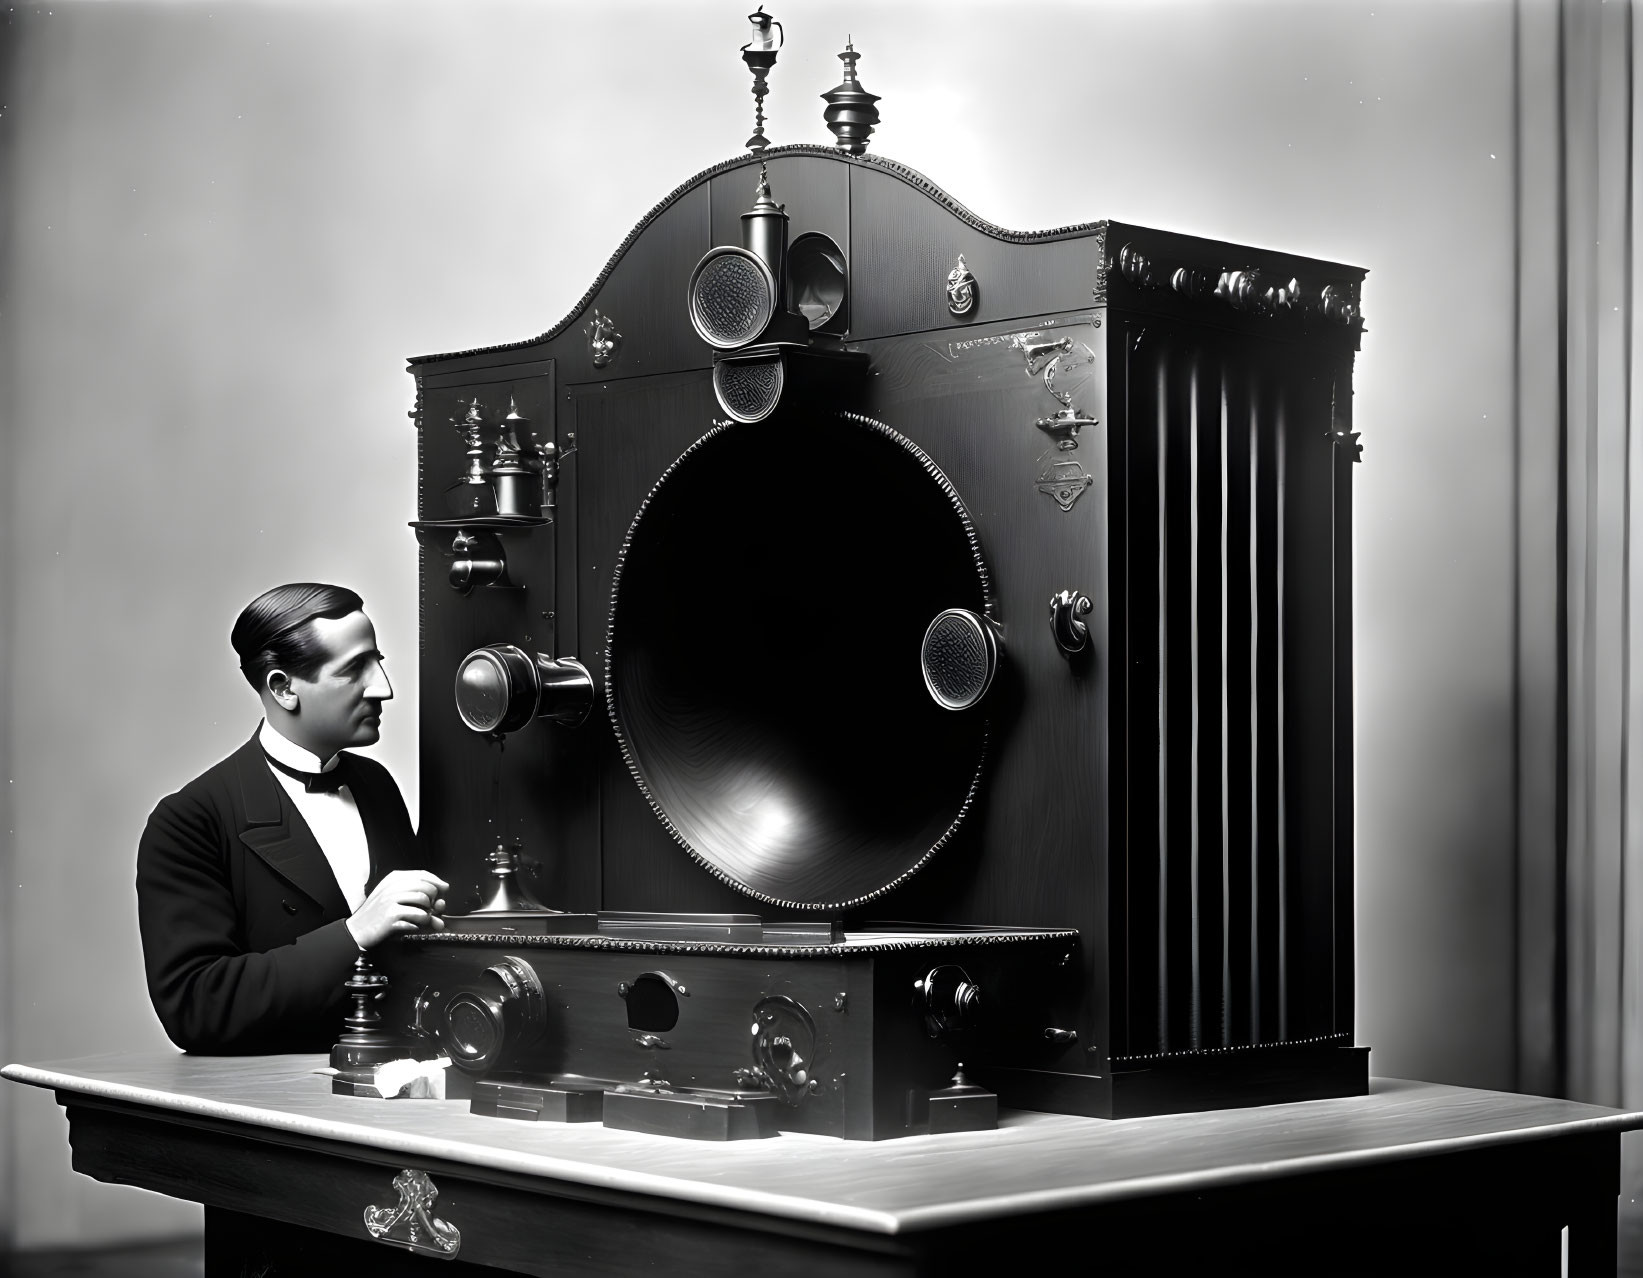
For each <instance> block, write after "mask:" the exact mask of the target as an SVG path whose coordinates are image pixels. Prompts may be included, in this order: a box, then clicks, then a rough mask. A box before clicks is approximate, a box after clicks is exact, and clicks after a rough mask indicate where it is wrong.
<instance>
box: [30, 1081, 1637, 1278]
mask: <svg viewBox="0 0 1643 1278" xmlns="http://www.w3.org/2000/svg"><path fill="white" fill-rule="evenodd" d="M322 1063H323V1060H322V1058H320V1057H263V1058H246V1059H230V1058H210V1057H183V1056H178V1055H175V1054H169V1053H167V1054H159V1053H156V1054H152V1055H138V1056H127V1057H103V1058H94V1059H88V1060H82V1061H76V1062H65V1063H61V1064H51V1065H42V1066H22V1065H11V1066H7V1067H6V1069H5V1071H4V1076H5V1077H7V1078H9V1079H12V1080H14V1081H16V1082H21V1083H29V1084H33V1085H35V1086H40V1087H46V1088H51V1089H54V1090H55V1091H56V1094H57V1098H58V1100H59V1102H60V1103H62V1104H63V1105H64V1106H65V1107H66V1109H67V1112H68V1119H69V1135H70V1144H71V1146H72V1151H73V1162H74V1167H75V1168H76V1170H78V1171H81V1172H83V1173H85V1174H86V1175H90V1176H93V1177H96V1178H97V1179H100V1180H105V1181H109V1182H116V1183H126V1184H134V1185H141V1186H144V1187H146V1188H149V1189H152V1190H156V1191H158V1192H160V1193H166V1194H171V1195H173V1196H175V1197H179V1198H185V1199H189V1200H192V1201H195V1202H202V1203H204V1204H205V1206H206V1238H207V1251H208V1268H207V1272H208V1274H209V1275H211V1278H244V1276H246V1275H252V1274H255V1275H258V1276H259V1278H275V1276H277V1275H302V1276H303V1278H328V1276H331V1275H337V1276H340V1275H348V1276H349V1278H358V1276H360V1275H369V1274H394V1275H401V1274H424V1273H426V1274H430V1275H432V1274H445V1275H454V1274H473V1275H476V1276H477V1275H480V1274H486V1273H497V1272H507V1273H520V1274H533V1275H543V1276H547V1275H554V1276H556V1278H560V1276H564V1278H568V1276H573V1275H589V1276H592V1275H606V1276H609V1275H626V1274H634V1275H637V1274H649V1273H661V1272H665V1273H669V1274H674V1275H679V1276H680V1278H689V1276H692V1275H702V1276H704V1278H705V1276H706V1275H718V1274H729V1273H761V1272H778V1271H779V1272H789V1273H802V1274H806V1275H817V1276H830V1275H845V1274H850V1275H861V1274H870V1275H892V1274H897V1275H915V1274H916V1275H931V1276H934V1275H957V1274H975V1273H985V1272H995V1271H998V1270H1001V1269H1005V1268H1007V1267H1011V1268H1019V1267H1020V1266H1022V1265H1027V1264H1033V1265H1042V1266H1043V1267H1044V1268H1045V1269H1047V1270H1049V1271H1052V1272H1055V1271H1059V1270H1062V1269H1072V1268H1076V1269H1077V1270H1078V1271H1082V1272H1099V1273H1104V1274H1113V1275H1127V1274H1136V1275H1141V1274H1157V1273H1171V1274H1181V1273H1206V1274H1207V1273H1216V1274H1262V1275H1286V1274H1293V1275H1302V1274H1306V1275H1316V1274H1355V1275H1356V1274H1363V1275H1367V1274H1387V1273H1398V1274H1411V1275H1420V1274H1456V1273H1480V1274H1481V1273H1488V1274H1544V1275H1555V1274H1557V1273H1559V1272H1560V1265H1561V1255H1562V1248H1563V1234H1562V1231H1563V1230H1564V1229H1567V1230H1568V1231H1569V1232H1568V1235H1567V1240H1568V1249H1569V1271H1568V1272H1569V1273H1571V1274H1573V1275H1577V1276H1593V1275H1604V1276H1607V1275H1612V1274H1613V1273H1614V1272H1615V1203H1616V1195H1617V1193H1618V1189H1619V1141H1620V1133H1621V1132H1622V1131H1623V1130H1628V1129H1632V1128H1635V1127H1637V1126H1639V1125H1643V1114H1626V1113H1621V1112H1619V1111H1615V1110H1607V1109H1601V1108H1598V1107H1595V1106H1588V1105H1579V1104H1575V1103H1573V1102H1568V1101H1559V1100H1551V1099H1547V1098H1542V1097H1530V1096H1516V1095H1508V1094H1504V1093H1497V1092H1480V1091H1471V1090H1467V1089H1462V1088H1453V1087H1442V1086H1438V1085H1435V1084H1425V1083H1406V1082H1399V1081H1396V1080H1384V1079H1383V1080H1376V1081H1375V1082H1374V1084H1373V1085H1372V1088H1371V1091H1370V1094H1369V1095H1367V1096H1355V1097H1343V1098H1337V1099H1332V1100H1322V1101H1314V1102H1309V1103H1305V1104H1293V1105H1280V1106H1268V1107H1261V1108H1247V1109H1239V1110H1227V1111H1221V1112H1218V1113H1213V1114H1194V1115H1172V1116H1161V1117H1154V1118H1145V1119H1130V1120H1118V1121H1107V1120H1096V1119H1085V1118H1077V1117H1069V1116H1060V1115H1046V1114H1025V1113H1016V1114H1006V1115H1005V1117H1004V1120H1003V1122H1002V1123H1001V1124H1000V1126H999V1127H998V1129H997V1130H994V1131H986V1132H966V1133H959V1134H953V1135H945V1136H913V1137H908V1138H905V1139H903V1140H897V1141H888V1142H880V1143H864V1142H855V1141H840V1140H836V1139H831V1138H827V1137H817V1136H810V1135H805V1134H785V1135H782V1136H780V1137H777V1138H775V1139H772V1140H766V1141H752V1142H747V1143H744V1144H739V1145H734V1146H722V1145H721V1146H713V1147H704V1146H702V1145H700V1144H697V1143H695V1142H689V1141H678V1140H671V1139H668V1138H666V1137H658V1136H646V1135H641V1134H638V1133H633V1132H618V1131H612V1130H608V1129H605V1128H602V1127H600V1126H599V1125H597V1124H572V1125H565V1124H535V1123H529V1124H527V1123H511V1122H507V1121H504V1120H499V1119H495V1118H483V1117H478V1116H475V1115H472V1114H470V1113H468V1112H467V1106H466V1105H465V1104H464V1103H462V1102H458V1101H410V1100H402V1101H381V1100H365V1099H360V1098H353V1097H341V1096H333V1095H331V1094H329V1092H327V1091H326V1090H325V1089H324V1088H323V1087H317V1086H315V1083H316V1082H317V1081H319V1080H317V1079H316V1078H315V1076H314V1073H313V1071H314V1070H315V1069H317V1068H318V1067H319V1066H320V1065H321V1064H322ZM402 1173H411V1174H417V1173H420V1174H423V1175H425V1176H426V1177H427V1178H428V1180H429V1182H430V1183H431V1184H432V1186H433V1187H434V1188H435V1189H436V1190H437V1195H438V1196H437V1198H436V1199H435V1200H434V1201H433V1202H432V1203H431V1205H430V1210H429V1214H430V1215H431V1217H433V1218H434V1219H436V1220H438V1221H439V1222H441V1226H442V1227H443V1228H445V1229H447V1230H448V1231H450V1235H451V1236H452V1237H454V1238H455V1239H456V1240H457V1245H456V1248H455V1253H454V1255H451V1256H449V1257H448V1258H439V1259H435V1258H432V1257H429V1256H424V1255H416V1254H412V1253H410V1252H408V1251H406V1250H405V1249H403V1248H401V1247H396V1246H393V1245H389V1244H384V1243H383V1242H380V1241H376V1240H374V1239H373V1238H372V1237H371V1236H370V1232H369V1230H368V1229H367V1228H366V1225H365V1219H364V1218H365V1215H366V1213H367V1211H368V1210H369V1209H372V1208H391V1207H393V1206H394V1205H395V1204H396V1203H397V1202H398V1201H399V1194H398V1193H397V1192H396V1190H395V1188H394V1181H395V1178H396V1177H397V1176H400V1175H401V1174H402ZM425 1236H426V1235H425Z"/></svg>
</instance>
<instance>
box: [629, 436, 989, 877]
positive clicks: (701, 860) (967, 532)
mask: <svg viewBox="0 0 1643 1278" xmlns="http://www.w3.org/2000/svg"><path fill="white" fill-rule="evenodd" d="M833 416H835V417H838V418H841V419H842V420H844V421H848V422H851V423H854V424H855V425H857V426H862V427H865V428H867V429H868V430H871V431H875V432H877V433H878V434H880V435H882V436H884V437H885V438H886V439H888V440H890V441H891V442H892V443H896V444H899V445H901V447H903V448H904V449H906V450H907V451H908V452H909V453H911V454H912V455H913V458H914V460H915V461H917V462H918V463H919V465H921V466H922V467H923V468H924V472H925V474H927V475H928V476H929V477H930V478H931V479H933V480H934V481H935V482H936V484H937V486H938V487H939V488H940V489H941V491H942V493H943V494H944V495H945V496H946V498H947V500H948V502H950V503H951V504H952V507H953V512H954V513H955V514H956V515H957V516H958V518H959V523H960V525H961V527H962V528H963V529H964V538H965V540H966V541H967V542H968V543H969V546H970V557H971V561H972V563H973V564H974V566H975V570H976V575H977V576H978V577H979V578H980V580H981V596H982V599H983V600H985V604H984V607H985V609H986V611H988V612H991V611H992V605H993V588H992V579H991V577H989V576H988V573H987V564H986V561H985V560H984V559H983V558H982V557H981V541H980V539H979V538H978V537H977V536H976V530H975V524H974V523H972V522H971V520H970V512H969V511H968V510H966V509H965V508H964V500H963V498H961V497H960V496H959V495H958V489H956V488H954V487H953V484H952V481H951V480H950V479H948V478H947V476H946V475H945V474H943V473H942V470H941V467H939V466H937V465H936V463H935V462H934V461H933V460H932V459H931V457H930V455H929V454H928V453H926V452H925V451H924V450H923V449H922V448H920V447H919V446H918V445H917V444H915V443H914V442H913V441H912V440H910V439H908V438H907V437H906V436H905V435H903V434H901V433H900V432H899V431H896V430H892V429H891V428H890V427H889V426H886V425H885V424H884V423H883V422H880V421H875V420H874V419H873V418H871V417H867V416H864V415H863V414H861V413H852V412H846V411H843V410H840V411H838V412H835V413H834V414H833ZM745 429H748V427H746V426H743V425H742V424H741V423H740V422H723V423H720V424H719V425H716V426H714V427H713V429H712V430H710V431H708V432H707V434H705V435H703V436H702V437H701V438H700V439H698V440H697V441H696V442H695V443H694V444H692V445H691V446H690V447H689V448H687V449H685V451H684V452H682V453H680V454H679V456H678V457H677V458H675V459H674V462H673V464H672V465H671V466H669V467H668V468H667V469H666V470H664V471H663V472H662V475H661V478H660V479H658V480H657V481H656V482H655V483H654V484H652V485H651V489H650V491H649V492H648V493H646V494H645V499H644V501H642V502H640V503H639V509H638V510H637V511H636V512H635V513H634V516H633V522H632V523H630V524H629V525H628V530H627V533H626V534H625V535H624V536H623V538H622V548H621V550H620V551H618V552H617V555H616V566H615V568H614V569H613V570H612V572H611V578H610V614H609V619H608V621H607V622H606V624H605V709H606V711H607V713H608V714H609V716H610V725H611V729H612V730H613V731H614V732H615V734H616V745H617V747H618V749H620V750H621V752H622V762H623V763H625V764H626V765H627V769H628V773H629V774H630V775H631V776H632V777H633V779H634V781H635V782H636V783H637V784H638V786H639V792H640V793H641V794H643V795H644V796H645V802H646V803H648V804H650V810H651V811H652V812H654V813H655V814H656V819H657V820H658V821H660V822H661V823H662V827H663V828H664V829H665V830H666V831H667V832H668V833H669V834H670V835H672V836H673V841H674V842H675V843H677V844H678V845H679V846H680V847H682V848H683V849H684V850H685V851H686V852H688V853H690V856H691V859H692V860H694V861H695V862H696V863H697V864H698V865H700V866H701V867H702V868H703V869H704V870H706V871H707V872H708V873H709V874H711V875H713V877H714V878H716V879H718V880H719V881H720V882H721V883H727V884H729V885H730V886H731V887H733V888H735V889H736V890H737V891H738V892H744V893H746V894H747V895H748V896H751V897H753V898H754V899H755V900H759V901H766V902H768V903H770V904H771V905H780V906H784V907H787V908H789V909H795V910H848V909H853V908H854V907H856V906H858V905H864V904H866V903H867V902H868V901H871V900H874V899H876V898H878V897H881V896H883V895H884V894H885V893H886V892H889V891H891V890H893V889H894V888H897V887H899V886H900V885H901V884H903V883H905V882H906V881H907V880H908V879H909V878H911V877H912V876H913V875H914V874H916V873H917V872H918V871H919V870H920V869H922V868H923V867H924V866H925V865H926V864H928V863H929V860H930V858H931V857H933V856H934V855H935V854H936V853H937V852H939V851H940V850H941V849H942V848H944V847H946V846H947V844H948V842H949V841H951V839H952V837H953V834H954V832H955V831H957V829H958V827H959V826H960V825H962V824H963V823H964V818H965V816H966V815H967V814H968V813H969V811H970V808H971V807H972V806H973V805H974V804H975V800H976V793H977V791H978V790H979V789H980V787H981V776H982V773H983V772H984V771H985V770H986V767H987V749H988V746H989V744H990V737H991V733H990V732H989V731H988V730H987V729H986V728H984V729H983V732H982V738H981V758H979V759H978V760H977V761H976V770H975V775H974V776H972V777H971V778H970V787H969V790H968V791H967V792H966V794H965V796H964V802H963V803H962V804H961V805H960V806H959V809H958V812H957V813H956V814H955V815H954V817H953V819H952V821H951V823H949V825H948V826H947V829H946V830H945V831H943V832H942V835H941V837H940V838H939V839H937V840H936V841H935V842H934V843H932V844H931V845H930V846H929V848H927V849H926V850H925V853H924V855H923V856H921V857H919V859H918V860H917V861H915V862H914V863H913V864H912V865H911V866H909V867H908V868H907V869H905V870H903V871H902V872H901V873H900V874H899V875H897V876H896V877H895V878H894V879H892V880H891V881H890V882H888V883H886V884H884V885H883V886H881V887H879V888H876V889H874V890H873V891H871V892H868V893H865V894H864V895H862V896H856V897H851V898H850V899H849V900H846V901H791V900H788V899H786V898H784V897H779V896H771V895H769V894H768V893H765V892H760V891H759V890H758V889H756V888H752V887H749V886H748V885H747V884H745V883H743V882H741V881H740V880H738V879H736V878H734V877H733V876H732V875H730V874H729V873H727V872H726V871H725V870H723V869H721V868H720V867H719V866H717V865H715V864H713V863H712V862H711V861H709V860H708V859H707V858H706V857H705V856H703V855H702V854H701V853H700V852H698V851H697V850H696V849H695V848H694V847H692V846H691V844H690V841H689V840H688V839H686V838H685V836H684V835H683V834H682V833H681V832H680V831H679V829H678V827H677V826H675V825H674V824H673V822H672V820H671V819H670V818H669V817H668V815H667V813H666V812H665V811H663V809H662V806H661V804H659V803H658V802H657V801H656V796H655V795H653V794H652V793H651V792H650V786H649V785H648V784H647V783H646V781H645V778H644V774H643V773H642V772H640V770H639V765H638V762H637V761H636V760H635V759H634V757H633V751H632V749H631V747H630V746H629V744H628V738H627V734H626V733H625V732H624V731H623V730H622V721H621V719H620V718H619V717H618V716H617V713H616V682H615V680H614V679H613V678H612V673H613V667H614V664H615V652H616V603H617V599H618V598H619V597H620V595H621V590H622V569H623V567H624V566H625V565H626V564H627V558H628V550H629V548H630V547H631V546H632V544H633V534H634V530H635V529H637V528H638V527H639V523H640V521H641V520H643V519H644V517H645V512H646V511H647V510H649V509H650V504H651V502H652V501H654V500H655V499H656V494H657V493H658V492H660V491H661V489H662V485H663V484H665V483H667V481H668V480H669V478H671V477H672V475H673V472H674V471H676V470H678V469H679V467H680V466H681V465H683V464H684V462H685V461H686V460H687V459H688V458H689V457H691V456H692V455H693V454H694V453H696V452H697V451H698V450H699V449H701V448H703V447H704V446H706V445H707V444H710V443H712V442H713V441H714V440H716V439H718V438H719V437H720V436H721V435H723V434H724V433H725V432H727V431H732V430H745Z"/></svg>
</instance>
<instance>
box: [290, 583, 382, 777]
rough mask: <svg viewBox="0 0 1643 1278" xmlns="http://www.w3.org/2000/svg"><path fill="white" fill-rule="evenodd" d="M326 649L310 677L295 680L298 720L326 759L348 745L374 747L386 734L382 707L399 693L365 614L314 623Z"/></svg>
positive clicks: (292, 682) (315, 747) (374, 632)
mask: <svg viewBox="0 0 1643 1278" xmlns="http://www.w3.org/2000/svg"><path fill="white" fill-rule="evenodd" d="M308 624H309V625H311V626H313V628H314V638H315V639H316V640H317V641H318V642H319V643H320V645H321V646H322V647H323V648H324V649H325V661H324V663H323V664H322V665H321V666H320V668H319V669H318V670H317V671H316V672H315V673H314V675H313V677H312V678H310V679H300V678H295V677H293V678H292V680H291V687H292V689H293V690H294V691H295V692H296V693H297V697H298V706H299V709H298V711H297V719H298V722H299V723H300V724H301V726H302V734H303V736H304V737H306V738H307V739H308V743H309V748H310V749H311V750H313V752H314V753H315V754H317V755H319V756H320V758H321V759H325V758H329V757H330V755H332V754H335V753H336V752H337V751H338V750H342V749H346V748H347V747H348V746H367V745H374V744H375V743H376V741H377V739H378V738H379V737H380V736H381V735H382V731H381V729H382V703H383V702H384V701H387V700H388V699H389V698H390V697H392V696H393V695H394V690H393V687H392V686H391V685H390V684H389V682H388V675H387V673H386V672H385V671H384V670H383V668H382V654H381V653H380V652H378V651H377V632H376V628H375V627H374V626H372V625H371V619H370V618H369V617H367V616H366V615H365V614H364V613H363V612H351V613H349V614H348V615H347V616H345V617H316V618H314V620H313V621H311V622H309V623H308Z"/></svg>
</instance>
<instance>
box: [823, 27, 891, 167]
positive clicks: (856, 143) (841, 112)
mask: <svg viewBox="0 0 1643 1278" xmlns="http://www.w3.org/2000/svg"><path fill="white" fill-rule="evenodd" d="M859 57H861V54H859V53H857V52H856V48H855V45H854V43H853V42H852V41H851V40H850V38H849V37H848V36H846V37H845V41H844V52H843V53H841V54H839V61H841V62H843V63H844V80H843V82H842V83H841V84H839V85H838V86H837V87H836V88H834V89H832V90H830V91H828V92H827V93H824V94H822V95H821V96H822V101H823V102H825V103H827V110H825V111H823V112H822V119H824V120H826V121H827V127H828V128H829V129H831V130H832V131H833V136H834V138H836V139H837V141H836V143H835V145H836V146H838V148H839V149H840V150H841V151H848V152H849V153H850V154H851V155H860V154H861V153H862V152H863V151H865V150H867V139H868V137H869V135H871V133H872V132H873V126H874V125H875V124H877V123H878V122H879V109H878V107H876V106H874V105H873V104H874V103H875V102H877V101H878V100H879V96H878V94H876V93H869V92H867V90H866V89H864V88H862V87H861V84H860V82H859V81H858V80H857V79H856V59H857V58H859Z"/></svg>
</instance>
